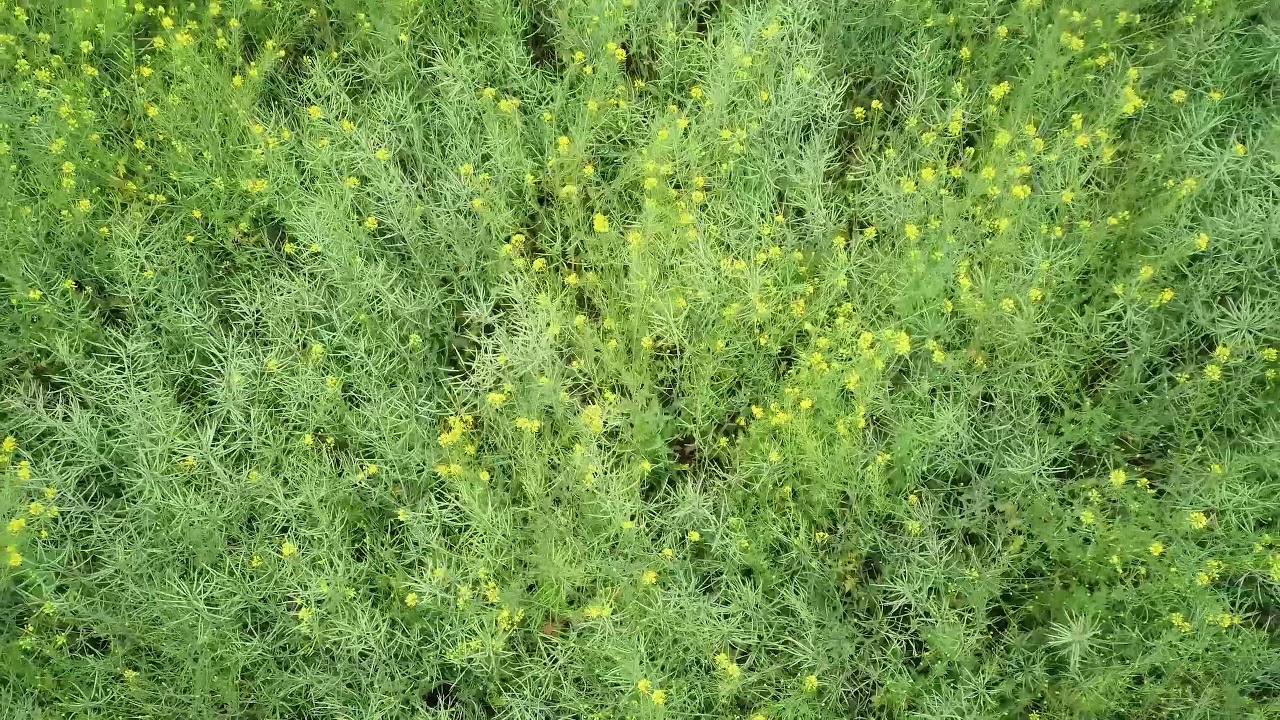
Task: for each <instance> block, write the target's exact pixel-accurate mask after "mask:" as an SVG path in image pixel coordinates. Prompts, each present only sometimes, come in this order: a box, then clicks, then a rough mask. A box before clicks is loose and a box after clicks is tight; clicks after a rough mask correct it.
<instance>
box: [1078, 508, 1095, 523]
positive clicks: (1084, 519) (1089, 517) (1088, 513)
mask: <svg viewBox="0 0 1280 720" xmlns="http://www.w3.org/2000/svg"><path fill="white" fill-rule="evenodd" d="M1096 519H1097V518H1096V517H1095V516H1094V514H1093V511H1092V510H1085V511H1084V512H1082V513H1080V522H1081V523H1083V524H1085V525H1092V524H1093V523H1094V521H1095V520H1096Z"/></svg>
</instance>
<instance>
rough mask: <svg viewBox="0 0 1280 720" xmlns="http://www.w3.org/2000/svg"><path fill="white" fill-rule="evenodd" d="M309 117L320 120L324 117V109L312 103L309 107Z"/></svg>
mask: <svg viewBox="0 0 1280 720" xmlns="http://www.w3.org/2000/svg"><path fill="white" fill-rule="evenodd" d="M307 117H309V118H311V119H312V120H319V119H320V118H321V117H324V111H323V110H321V109H320V106H319V105H311V106H309V107H308V108H307Z"/></svg>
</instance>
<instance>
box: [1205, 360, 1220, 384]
mask: <svg viewBox="0 0 1280 720" xmlns="http://www.w3.org/2000/svg"><path fill="white" fill-rule="evenodd" d="M1204 376H1205V377H1206V378H1208V379H1209V380H1221V379H1222V366H1221V365H1217V364H1215V363H1209V364H1208V365H1205V366H1204Z"/></svg>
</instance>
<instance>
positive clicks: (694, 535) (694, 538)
mask: <svg viewBox="0 0 1280 720" xmlns="http://www.w3.org/2000/svg"><path fill="white" fill-rule="evenodd" d="M687 537H688V538H689V542H698V541H699V540H701V539H702V533H700V532H698V531H697V530H690V531H689V534H688V535H687Z"/></svg>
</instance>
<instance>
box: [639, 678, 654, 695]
mask: <svg viewBox="0 0 1280 720" xmlns="http://www.w3.org/2000/svg"><path fill="white" fill-rule="evenodd" d="M636 692H639V693H640V694H641V695H648V694H650V693H652V692H653V683H651V682H649V681H648V680H647V679H645V678H640V681H639V682H637V683H636Z"/></svg>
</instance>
